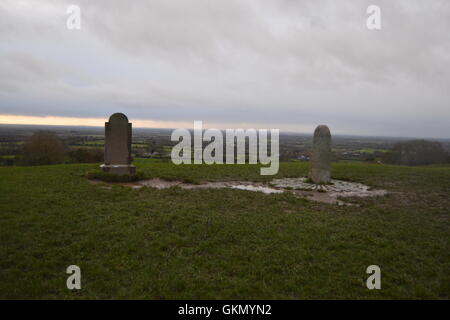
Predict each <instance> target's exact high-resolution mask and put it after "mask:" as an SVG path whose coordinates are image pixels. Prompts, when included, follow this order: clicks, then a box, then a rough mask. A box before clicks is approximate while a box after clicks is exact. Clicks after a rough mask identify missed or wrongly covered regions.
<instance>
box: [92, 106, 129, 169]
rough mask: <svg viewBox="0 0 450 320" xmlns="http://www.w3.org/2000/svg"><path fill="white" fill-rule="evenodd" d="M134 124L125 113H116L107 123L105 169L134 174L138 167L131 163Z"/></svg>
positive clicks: (102, 166)
mask: <svg viewBox="0 0 450 320" xmlns="http://www.w3.org/2000/svg"><path fill="white" fill-rule="evenodd" d="M131 131H132V125H131V123H129V122H128V118H127V116H125V115H124V114H123V113H115V114H113V115H112V116H111V117H110V118H109V122H106V123H105V164H103V165H101V166H100V167H101V168H102V170H103V171H105V172H109V173H113V174H117V175H124V174H134V173H135V172H136V168H135V167H134V166H133V165H131V136H132V132H131Z"/></svg>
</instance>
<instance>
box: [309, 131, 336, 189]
mask: <svg viewBox="0 0 450 320" xmlns="http://www.w3.org/2000/svg"><path fill="white" fill-rule="evenodd" d="M330 162H331V133H330V129H328V127H327V126H325V125H320V126H318V127H317V128H316V130H314V138H313V151H312V156H311V161H310V163H309V178H310V179H311V180H312V182H314V183H329V182H330Z"/></svg>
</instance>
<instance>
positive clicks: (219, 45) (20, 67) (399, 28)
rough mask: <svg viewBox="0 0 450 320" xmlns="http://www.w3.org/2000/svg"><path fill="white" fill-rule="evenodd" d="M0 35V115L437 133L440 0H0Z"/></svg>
mask: <svg viewBox="0 0 450 320" xmlns="http://www.w3.org/2000/svg"><path fill="white" fill-rule="evenodd" d="M70 4H76V5H79V6H80V8H81V30H68V29H67V27H66V20H67V18H68V15H67V14H66V10H67V7H68V5H70ZM370 4H376V5H378V6H380V7H381V19H382V20H381V21H382V25H381V26H382V29H381V30H379V31H371V30H368V29H367V27H366V19H367V17H368V15H367V14H366V9H367V7H368V6H369V5H370ZM0 39H1V41H0V57H1V59H0V123H7V122H14V121H15V120H14V119H17V123H19V122H23V121H28V120H24V119H31V120H29V121H30V122H33V121H32V119H36V118H33V117H31V118H30V117H29V116H51V118H48V119H60V121H61V123H64V121H63V120H64V119H66V120H67V119H71V118H75V119H78V120H77V121H84V120H83V119H82V120H80V119H79V118H86V119H85V122H84V123H86V124H91V123H97V122H98V124H100V123H102V121H105V118H108V116H109V115H110V114H111V113H114V112H124V113H125V114H127V115H128V117H129V119H130V120H131V121H132V122H134V123H136V124H138V126H139V125H149V126H154V127H174V126H181V127H184V126H187V125H189V126H190V127H192V122H193V121H194V120H203V121H204V126H205V127H213V126H214V127H219V128H237V127H247V128H248V127H255V128H269V129H270V128H279V129H281V130H288V131H298V132H311V130H313V128H314V127H315V126H316V125H318V124H322V123H323V124H327V125H329V127H330V129H331V131H332V133H340V134H360V135H385V136H386V135H390V136H411V137H442V138H450V125H449V123H450V89H449V88H450V86H449V85H450V1H449V0H428V1H423V0H404V1H402V0H396V1H392V0H391V1H380V0H370V1H365V0H354V1H346V0H339V1H336V0H329V1H326V0H311V1H302V0H146V1H144V0H142V1H141V0H133V1H123V0H73V1H65V0H1V1H0ZM18 116H20V117H18ZM21 117H22V120H21V119H20V118H21ZM11 119H13V120H11ZM52 121H54V122H55V123H54V124H57V122H58V121H59V120H52ZM95 121H97V122H95Z"/></svg>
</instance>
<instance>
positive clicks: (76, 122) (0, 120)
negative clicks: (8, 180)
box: [0, 114, 450, 140]
mask: <svg viewBox="0 0 450 320" xmlns="http://www.w3.org/2000/svg"><path fill="white" fill-rule="evenodd" d="M108 119H109V117H108V118H93V117H92V118H87V117H86V118H83V117H63V116H22V115H11V114H0V125H18V126H20V125H24V126H61V127H71V126H72V127H88V128H103V127H104V124H105V122H107V121H108ZM130 122H131V123H132V124H133V128H136V129H167V130H170V129H171V130H175V129H177V128H191V127H192V128H193V122H194V120H192V121H190V122H186V121H164V120H148V119H147V120H145V119H136V120H132V121H131V120H130ZM203 123H209V124H213V125H212V126H209V128H216V129H219V130H226V129H228V128H224V127H223V126H224V124H225V123H213V122H211V121H203ZM296 127H299V129H300V127H303V131H301V129H300V130H296V129H293V128H290V129H279V128H273V129H279V130H280V132H283V133H293V134H304V135H312V134H313V132H314V129H315V127H316V126H314V125H309V126H296ZM237 128H242V129H250V128H251V129H266V128H267V126H264V125H262V126H261V125H255V124H253V125H252V124H249V123H241V125H240V126H239V125H238V126H235V129H237ZM229 129H231V128H229ZM333 135H335V136H357V137H373V138H377V137H379V138H411V139H444V140H449V139H450V138H446V137H430V136H428V137H419V136H415V137H413V136H403V135H398V136H395V135H373V134H372V135H369V134H355V133H342V132H338V133H335V134H333Z"/></svg>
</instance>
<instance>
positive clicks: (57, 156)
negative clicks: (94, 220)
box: [20, 131, 65, 166]
mask: <svg viewBox="0 0 450 320" xmlns="http://www.w3.org/2000/svg"><path fill="white" fill-rule="evenodd" d="M64 157H65V148H64V144H63V143H62V142H61V140H60V139H59V138H58V137H57V136H56V135H54V134H53V133H50V132H44V131H38V132H35V133H34V134H33V135H32V136H31V137H29V138H28V139H27V140H26V141H25V143H24V145H23V148H22V152H21V157H20V162H21V163H22V164H23V165H30V166H34V165H44V164H57V163H63V162H64Z"/></svg>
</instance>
